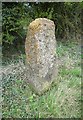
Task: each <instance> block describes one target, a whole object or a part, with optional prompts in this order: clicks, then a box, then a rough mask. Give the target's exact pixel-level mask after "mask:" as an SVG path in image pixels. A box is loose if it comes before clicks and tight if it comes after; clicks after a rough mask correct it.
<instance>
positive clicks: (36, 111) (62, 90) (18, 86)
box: [2, 42, 81, 118]
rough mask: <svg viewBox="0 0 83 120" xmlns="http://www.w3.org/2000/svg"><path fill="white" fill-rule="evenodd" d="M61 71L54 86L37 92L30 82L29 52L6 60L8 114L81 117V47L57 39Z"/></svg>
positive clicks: (5, 107)
mask: <svg viewBox="0 0 83 120" xmlns="http://www.w3.org/2000/svg"><path fill="white" fill-rule="evenodd" d="M57 55H58V64H59V73H58V76H57V80H56V82H55V83H53V84H52V87H51V88H50V89H49V90H48V91H47V92H45V93H44V94H43V95H41V96H38V95H36V94H35V93H34V92H33V91H32V90H31V89H30V88H29V85H28V82H27V81H26V74H25V62H24V61H25V55H21V56H19V57H18V59H12V60H11V61H10V62H7V61H5V62H6V63H5V62H4V63H3V66H2V67H3V69H2V73H3V79H2V86H3V107H2V113H3V117H4V118H12V117H14V118H22V117H23V118H49V117H53V118H80V117H81V63H80V62H81V60H80V59H81V58H80V55H81V51H80V45H77V44H75V43H65V44H63V43H61V42H58V43H57Z"/></svg>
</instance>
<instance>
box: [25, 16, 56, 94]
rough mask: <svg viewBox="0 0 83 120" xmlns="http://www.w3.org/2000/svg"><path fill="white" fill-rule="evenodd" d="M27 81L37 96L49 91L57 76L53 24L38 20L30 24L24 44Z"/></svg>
mask: <svg viewBox="0 0 83 120" xmlns="http://www.w3.org/2000/svg"><path fill="white" fill-rule="evenodd" d="M25 52H26V68H27V80H28V82H29V83H30V86H31V87H32V88H33V89H34V90H35V92H37V93H38V94H41V93H43V92H44V91H46V90H47V89H49V87H50V85H51V83H52V82H53V81H54V80H55V79H56V76H57V63H56V39H55V25H54V22H53V21H51V20H49V19H46V18H38V19H36V20H34V21H33V22H31V23H30V25H29V27H28V33H27V37H26V42H25Z"/></svg>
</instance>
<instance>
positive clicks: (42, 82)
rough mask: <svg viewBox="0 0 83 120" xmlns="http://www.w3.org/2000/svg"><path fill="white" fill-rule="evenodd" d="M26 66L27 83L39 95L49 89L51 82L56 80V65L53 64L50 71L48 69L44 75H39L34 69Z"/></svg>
mask: <svg viewBox="0 0 83 120" xmlns="http://www.w3.org/2000/svg"><path fill="white" fill-rule="evenodd" d="M55 65H57V64H55ZM27 67H28V69H27V82H28V83H29V86H30V88H31V89H32V90H33V91H34V92H35V93H36V94H38V95H41V94H43V93H44V92H45V91H47V90H48V89H50V87H51V84H52V82H56V81H57V79H56V78H57V74H58V65H57V66H54V68H53V69H52V71H50V70H49V72H48V74H47V75H46V76H45V77H40V76H39V74H38V73H37V72H36V69H35V72H34V71H33V70H32V69H30V67H29V66H27Z"/></svg>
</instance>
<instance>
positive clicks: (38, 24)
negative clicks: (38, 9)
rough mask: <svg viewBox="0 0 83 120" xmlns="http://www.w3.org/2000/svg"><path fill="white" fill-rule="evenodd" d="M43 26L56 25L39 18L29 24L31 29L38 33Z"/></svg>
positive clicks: (48, 20)
mask: <svg viewBox="0 0 83 120" xmlns="http://www.w3.org/2000/svg"><path fill="white" fill-rule="evenodd" d="M41 26H49V27H52V26H55V25H54V22H53V21H52V20H50V19H47V18H37V19H35V20H34V21H32V22H31V23H30V24H29V29H31V30H34V31H36V30H39V29H40V27H41Z"/></svg>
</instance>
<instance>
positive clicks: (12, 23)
mask: <svg viewBox="0 0 83 120" xmlns="http://www.w3.org/2000/svg"><path fill="white" fill-rule="evenodd" d="M82 7H83V4H82V3H81V2H75V3H74V2H71V3H68V2H60V3H59V2H55V3H53V2H51V3H49V2H48V3H47V2H45V3H43V2H33V3H32V2H30V3H29V2H28V3H27V2H26V3H24V2H18V3H17V2H10V3H7V2H3V3H2V17H3V20H2V21H3V25H2V28H3V43H9V44H15V43H17V44H18V43H20V42H21V41H24V39H25V36H26V31H27V26H28V25H29V23H30V22H31V21H33V20H34V19H36V18H39V17H45V18H48V19H51V20H53V21H54V23H55V26H56V37H57V38H61V39H69V38H73V39H79V38H80V34H81V10H82Z"/></svg>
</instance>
